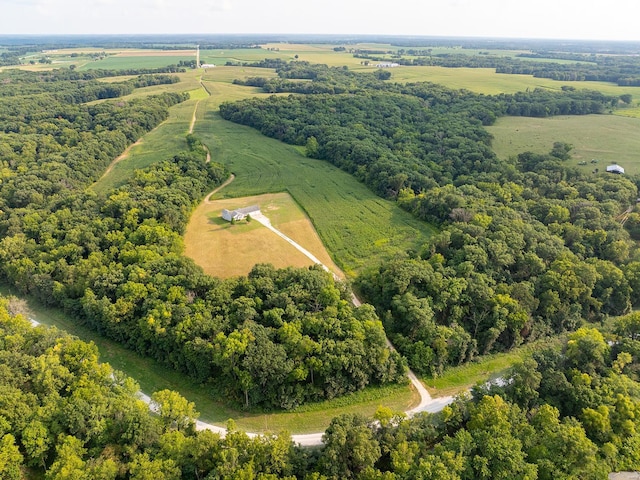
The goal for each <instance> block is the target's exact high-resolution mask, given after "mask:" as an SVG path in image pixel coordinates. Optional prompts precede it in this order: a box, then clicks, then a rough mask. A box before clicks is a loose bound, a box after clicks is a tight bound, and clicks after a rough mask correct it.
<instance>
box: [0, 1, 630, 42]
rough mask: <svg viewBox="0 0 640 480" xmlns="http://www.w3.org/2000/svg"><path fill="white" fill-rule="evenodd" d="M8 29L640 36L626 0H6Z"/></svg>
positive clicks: (1, 23) (3, 24)
mask: <svg viewBox="0 0 640 480" xmlns="http://www.w3.org/2000/svg"><path fill="white" fill-rule="evenodd" d="M3 3H4V5H3V7H2V16H1V17H0V32H2V34H4V35H90V34H97V35H148V34H156V35H169V34H195V35H208V34H229V35H231V34H235V35H247V34H255V35H261V34H264V35H267V34H268V35H279V34H286V35H301V34H310V35H320V34H329V35H382V36H389V35H392V36H396V35H397V36H430V37H471V38H504V39H552V40H612V41H640V29H638V28H637V25H636V21H635V16H634V15H632V13H633V12H635V10H636V5H635V3H634V2H631V1H630V0H611V1H609V2H607V3H606V4H603V3H601V2H597V3H596V2H593V1H589V0H587V1H584V0H583V1H577V0H564V1H557V0H539V1H538V2H537V4H536V5H522V4H516V3H515V2H509V1H508V0H443V1H441V2H438V3H432V2H424V1H416V0H399V1H396V2H393V3H389V2H382V1H381V0H369V1H366V2H365V1H362V0H351V1H346V2H345V1H338V0H325V1H323V2H318V1H311V2H306V3H304V4H300V3H298V2H294V1H293V0H275V1H273V2H261V1H258V0H183V1H182V2H174V1H170V0H89V1H81V0H4V2H3Z"/></svg>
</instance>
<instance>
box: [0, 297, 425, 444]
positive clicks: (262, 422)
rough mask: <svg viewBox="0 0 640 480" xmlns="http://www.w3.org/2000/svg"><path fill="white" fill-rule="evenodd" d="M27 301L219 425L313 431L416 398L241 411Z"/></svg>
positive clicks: (50, 322) (41, 315) (405, 394)
mask: <svg viewBox="0 0 640 480" xmlns="http://www.w3.org/2000/svg"><path fill="white" fill-rule="evenodd" d="M0 294H2V295H5V296H8V295H15V294H16V293H15V291H14V290H13V289H11V288H10V287H8V286H6V285H0ZM20 298H24V299H25V300H26V301H27V303H28V307H29V310H30V312H31V316H32V317H33V318H34V319H35V320H37V321H38V322H40V323H42V324H43V325H47V326H55V327H56V328H58V329H59V330H63V331H65V332H67V333H69V334H71V335H75V336H76V337H78V338H80V339H81V340H83V341H85V342H93V343H95V344H96V346H97V347H98V350H99V352H100V361H102V362H105V363H109V364H110V365H111V366H112V367H113V368H114V369H116V370H120V371H122V372H124V373H125V374H127V375H128V376H130V377H132V378H133V379H134V380H136V382H138V384H139V385H140V389H141V390H142V391H143V392H145V393H147V394H149V395H151V394H152V393H153V392H156V391H159V390H163V389H169V390H175V391H177V392H180V394H181V395H182V396H183V397H185V398H186V399H187V400H189V401H191V402H194V403H195V405H196V410H197V411H198V412H200V419H201V420H203V421H205V422H207V423H214V424H217V425H220V426H225V424H226V422H227V420H228V419H230V418H232V419H233V420H234V421H235V422H236V425H237V426H238V428H240V429H242V430H245V431H247V432H267V431H269V432H279V431H283V430H286V431H288V432H290V433H313V432H321V431H324V430H325V429H326V428H327V426H328V425H329V423H330V422H331V419H332V418H334V417H336V416H338V415H340V414H342V413H355V412H359V413H363V414H364V415H368V416H373V414H374V413H375V411H376V409H377V408H378V407H379V406H380V405H384V406H386V407H389V408H391V409H392V410H394V411H404V410H406V409H407V408H409V407H410V406H412V405H414V404H416V403H417V402H418V401H419V398H418V396H417V393H416V392H415V391H414V390H412V389H411V388H410V387H409V385H393V386H388V387H370V388H367V389H365V390H362V391H360V392H356V393H354V394H352V395H347V396H344V397H340V398H337V399H334V400H328V401H324V402H318V403H312V404H308V405H304V406H303V407H301V408H299V409H296V410H292V411H286V412H256V411H253V412H247V411H243V410H241V409H236V408H233V407H231V406H229V405H228V403H225V402H224V401H223V400H222V399H220V397H219V395H218V396H216V395H217V394H216V392H215V391H214V390H213V389H212V388H211V387H210V386H207V385H200V384H196V383H195V382H193V381H192V380H191V379H189V377H187V376H186V375H184V374H182V373H179V372H176V371H175V370H172V369H171V368H168V367H166V366H164V365H162V364H161V363H160V362H157V361H155V360H152V359H149V358H146V357H142V356H140V355H138V354H136V353H135V352H133V351H131V350H128V349H126V348H125V347H123V346H121V345H120V344H118V343H116V342H114V341H112V340H109V339H106V338H104V337H101V336H100V335H98V334H97V333H96V332H94V331H93V330H90V329H88V328H86V327H83V326H81V325H78V324H77V322H75V321H74V320H72V319H71V318H69V316H67V315H66V314H64V313H63V312H61V311H60V310H58V309H54V308H48V307H45V306H43V305H42V304H41V303H40V302H38V301H37V300H35V299H33V298H30V297H24V296H20Z"/></svg>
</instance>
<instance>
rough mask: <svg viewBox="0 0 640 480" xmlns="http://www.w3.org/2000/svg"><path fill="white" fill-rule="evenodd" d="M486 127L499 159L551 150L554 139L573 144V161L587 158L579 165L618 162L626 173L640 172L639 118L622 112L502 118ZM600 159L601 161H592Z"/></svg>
mask: <svg viewBox="0 0 640 480" xmlns="http://www.w3.org/2000/svg"><path fill="white" fill-rule="evenodd" d="M487 130H488V131H489V132H490V133H491V134H492V135H493V137H494V140H493V143H492V145H493V149H494V151H495V152H496V154H497V155H498V156H499V157H500V158H504V159H506V158H509V157H511V156H514V155H517V154H518V153H522V152H525V151H532V152H536V153H548V152H549V151H550V150H551V148H552V147H553V143H554V142H558V141H560V142H566V143H569V144H571V145H573V150H572V151H571V155H572V160H571V161H573V162H575V163H576V164H577V163H578V162H579V161H583V160H586V161H587V165H585V166H581V167H580V168H584V169H589V170H592V169H594V168H598V169H599V171H603V170H604V169H605V166H606V165H607V164H609V163H612V162H616V163H618V164H620V165H621V166H622V167H624V168H625V171H626V172H627V173H640V135H639V134H638V132H640V118H632V117H623V116H620V115H585V116H558V117H552V118H528V117H503V118H500V119H498V121H497V122H496V124H495V125H493V126H491V127H488V128H487ZM592 159H597V160H598V164H595V165H594V164H592V163H591V160H592Z"/></svg>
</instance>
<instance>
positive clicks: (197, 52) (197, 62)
mask: <svg viewBox="0 0 640 480" xmlns="http://www.w3.org/2000/svg"><path fill="white" fill-rule="evenodd" d="M196 68H200V45H196Z"/></svg>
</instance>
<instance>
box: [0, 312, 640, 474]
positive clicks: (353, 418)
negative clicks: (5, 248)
mask: <svg viewBox="0 0 640 480" xmlns="http://www.w3.org/2000/svg"><path fill="white" fill-rule="evenodd" d="M15 303H16V302H15V301H10V302H6V301H3V302H2V304H1V305H0V377H1V382H0V419H1V420H0V433H1V439H0V476H1V477H2V478H3V479H6V480H18V479H22V478H34V477H32V475H38V474H44V476H43V477H42V478H45V479H47V480H63V479H69V480H71V479H72V480H82V479H87V480H89V479H91V480H94V479H102V480H116V479H132V480H146V479H149V480H151V479H153V480H177V479H185V480H188V479H192V480H196V479H205V478H206V479H237V478H244V479H261V480H269V479H274V480H275V479H290V480H294V479H314V480H324V479H327V480H328V479H336V480H337V479H385V480H394V479H398V480H400V479H407V480H408V479H416V478H420V479H425V480H428V479H433V480H436V479H438V480H441V479H450V480H462V479H469V480H471V479H478V478H504V479H507V478H508V479H529V480H534V479H556V478H580V479H604V478H606V477H607V473H608V472H610V471H618V470H636V469H638V468H639V467H640V454H639V452H640V433H639V432H640V402H639V401H638V397H639V396H640V383H638V373H639V372H640V357H639V355H640V340H638V338H639V335H640V315H638V314H637V313H634V314H631V315H628V316H626V317H622V318H621V319H619V320H618V321H617V322H616V326H615V331H616V332H615V333H616V336H615V337H612V338H614V339H615V341H613V342H609V343H608V342H607V341H605V338H604V337H603V336H602V334H601V333H600V332H599V331H597V330H595V329H589V328H582V329H580V330H578V331H576V332H575V333H572V334H570V335H569V338H568V341H567V342H566V343H565V344H564V345H563V346H562V348H561V349H558V348H548V349H541V350H539V351H537V352H536V353H535V354H534V355H533V358H531V359H528V360H526V361H524V362H523V363H521V364H518V365H516V366H514V367H513V369H512V370H511V371H510V372H508V373H507V374H506V375H505V377H503V379H502V381H501V382H497V384H486V385H479V386H477V387H476V388H475V389H474V390H473V392H472V396H471V397H470V398H461V399H459V400H457V401H456V402H455V403H454V404H452V405H450V406H448V407H445V409H444V410H443V411H442V412H440V413H438V414H426V413H425V414H418V415H416V416H415V417H413V418H406V417H405V416H404V414H401V413H396V412H392V411H390V410H389V409H386V408H380V409H379V410H378V412H377V413H376V416H375V419H366V418H364V417H362V416H361V415H358V414H344V415H341V416H339V417H337V418H335V419H333V421H332V422H331V424H330V426H329V427H328V429H327V430H326V432H325V433H324V436H323V440H324V444H325V446H324V448H323V449H321V450H307V449H301V448H300V447H297V446H296V445H294V444H293V442H292V441H291V437H290V436H289V434H287V433H286V432H284V433H280V434H279V435H266V436H257V437H253V438H251V437H249V436H247V435H246V434H245V433H243V432H240V431H238V430H237V429H236V428H235V427H234V425H233V423H232V422H230V423H229V425H228V428H229V431H228V433H227V434H226V436H225V438H221V436H220V434H217V433H212V432H211V431H208V430H200V431H196V428H195V422H196V420H197V417H198V413H197V412H196V410H195V406H194V405H193V404H192V403H190V402H188V401H186V400H185V399H184V398H182V397H181V396H180V395H179V394H178V393H177V392H173V391H169V390H163V391H159V392H156V393H154V395H153V396H152V401H153V404H154V405H155V410H156V412H157V413H156V414H154V413H152V412H151V411H150V410H149V408H148V406H147V405H146V404H145V403H144V402H143V401H141V400H139V399H138V397H137V395H136V392H137V388H138V387H137V385H136V384H135V382H134V381H133V380H131V379H130V378H127V377H126V376H124V375H123V374H122V373H120V372H117V371H113V370H112V369H111V368H110V367H109V366H108V365H107V364H102V363H99V357H98V351H97V348H96V347H95V345H93V344H87V343H84V342H82V341H80V340H77V339H75V338H73V337H70V336H68V335H63V334H61V333H59V332H57V331H56V330H55V329H50V328H45V327H35V328H34V327H32V326H31V325H30V323H29V322H28V321H27V320H26V319H24V318H23V317H21V316H15V317H14V316H12V315H10V314H9V313H8V312H7V310H6V307H9V308H10V309H13V308H15V307H16V305H15ZM17 307H19V305H17ZM610 344H611V345H610ZM27 475H29V477H27ZM38 478H41V477H38Z"/></svg>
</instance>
